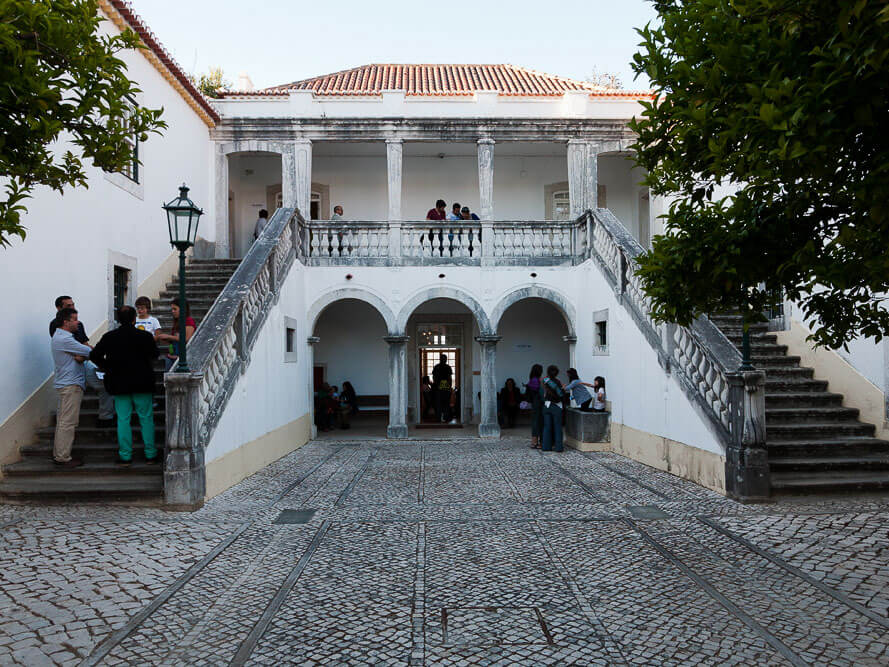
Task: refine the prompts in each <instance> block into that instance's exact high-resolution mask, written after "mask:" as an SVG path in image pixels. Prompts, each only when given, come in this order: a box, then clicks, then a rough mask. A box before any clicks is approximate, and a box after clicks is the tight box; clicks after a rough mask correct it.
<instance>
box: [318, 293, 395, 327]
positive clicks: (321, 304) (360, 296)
mask: <svg viewBox="0 0 889 667" xmlns="http://www.w3.org/2000/svg"><path fill="white" fill-rule="evenodd" d="M343 299H356V300H357V301H364V302H365V303H367V304H369V305H371V306H373V307H374V308H375V309H376V311H377V312H378V313H379V314H380V317H382V318H383V321H384V322H385V323H386V330H387V331H388V332H389V334H390V335H396V331H397V329H396V320H395V314H394V313H393V312H392V309H391V308H389V306H387V305H386V302H385V301H383V300H382V299H381V298H380V297H379V296H377V295H376V294H374V293H373V292H370V291H368V290H365V289H361V288H358V287H343V288H340V289H335V290H331V291H330V292H327V293H326V294H322V295H321V296H320V297H318V299H317V300H316V301H315V303H313V304H312V307H311V308H309V312H308V315H307V317H306V319H307V321H308V323H309V331H310V332H314V331H315V325H316V324H317V323H318V318H319V317H320V316H321V313H322V312H323V311H324V309H325V308H327V306H329V305H331V304H332V303H335V302H336V301H342V300H343Z"/></svg>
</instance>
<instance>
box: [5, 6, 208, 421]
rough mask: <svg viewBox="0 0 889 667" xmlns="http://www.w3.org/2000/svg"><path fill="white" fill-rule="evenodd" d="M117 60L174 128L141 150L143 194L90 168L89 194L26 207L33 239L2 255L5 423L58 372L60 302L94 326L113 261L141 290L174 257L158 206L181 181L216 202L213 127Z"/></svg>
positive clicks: (134, 65) (155, 81) (101, 316)
mask: <svg viewBox="0 0 889 667" xmlns="http://www.w3.org/2000/svg"><path fill="white" fill-rule="evenodd" d="M102 26H103V29H104V30H105V31H108V32H110V31H113V30H114V27H113V25H112V24H111V23H110V22H109V21H105V22H103V24H102ZM119 57H120V58H121V59H122V60H124V62H126V63H127V66H128V74H129V76H130V78H132V79H135V80H136V81H137V82H138V84H139V87H140V88H141V89H142V90H143V92H142V93H141V94H139V96H138V98H137V101H138V103H140V104H142V105H144V106H149V107H152V108H156V107H163V108H164V114H163V118H164V120H166V121H167V123H168V125H169V127H168V129H166V130H165V131H164V134H163V136H158V135H154V134H152V135H151V136H150V138H149V140H148V141H147V142H146V143H144V144H142V145H141V146H140V155H141V158H142V162H143V165H142V166H141V167H140V172H141V180H142V184H141V188H140V189H141V190H142V192H141V194H139V195H138V196H137V195H134V194H132V193H131V192H129V191H126V190H124V189H122V188H120V187H118V186H117V185H115V184H113V183H112V182H110V181H109V180H107V179H106V178H105V175H104V173H103V172H102V171H100V170H98V169H95V168H93V167H91V166H87V167H86V172H87V175H88V182H89V189H86V188H76V189H67V190H66V191H65V194H64V196H63V195H60V194H58V193H56V192H53V191H51V190H49V189H48V188H37V189H36V190H35V192H34V197H33V198H32V199H29V200H27V201H26V202H25V205H26V206H27V208H28V212H27V213H26V214H25V215H24V216H23V224H24V226H25V227H26V228H27V230H28V236H27V238H26V239H25V241H24V242H22V241H19V240H14V241H12V247H10V248H7V249H4V250H0V253H2V265H0V266H2V269H0V277H2V280H0V298H2V301H3V303H4V304H5V306H6V326H5V327H4V331H3V334H2V346H3V349H4V351H5V354H6V363H5V365H4V373H3V375H4V380H3V391H0V423H2V422H3V421H4V420H5V419H7V418H8V417H9V416H10V415H11V414H12V413H13V412H14V411H15V410H16V408H18V406H19V405H20V404H22V402H23V401H25V399H26V398H27V397H28V396H29V395H30V394H31V393H32V392H33V391H34V390H35V389H37V388H38V387H39V386H40V385H41V384H42V383H43V382H44V381H45V380H46V379H47V378H48V377H49V375H50V374H51V373H52V371H53V366H52V361H51V358H50V354H49V334H48V329H47V327H48V324H49V320H50V319H51V318H52V317H53V316H54V315H55V307H54V306H53V301H54V299H55V297H57V296H59V295H61V294H70V295H71V296H73V297H74V299H75V303H76V305H77V308H78V310H79V311H80V319H81V320H83V322H84V323H85V325H86V327H87V330H88V331H89V330H93V329H96V328H98V327H99V326H100V325H101V324H102V323H103V321H105V320H106V319H107V317H108V313H109V309H110V298H109V297H110V289H109V283H108V280H109V263H110V261H111V260H110V259H109V258H110V257H111V254H112V253H117V255H123V256H126V257H129V258H131V259H130V260H127V261H129V262H131V263H132V265H133V266H134V273H135V275H134V284H135V285H136V286H138V285H139V284H140V283H141V282H142V281H143V280H144V279H145V278H146V277H148V276H149V275H150V274H151V273H152V272H153V271H154V270H155V269H156V268H157V267H158V266H159V265H160V264H161V262H162V261H163V260H164V259H166V258H167V257H168V256H169V255H170V252H171V248H170V244H169V236H168V233H167V225H166V217H165V215H164V212H163V211H162V210H161V208H160V207H161V204H162V203H163V202H165V201H169V200H170V199H172V198H174V197H175V196H176V195H177V194H178V189H177V188H178V186H179V185H180V184H181V183H182V182H183V181H185V182H186V183H187V184H188V186H189V187H190V188H191V192H190V193H189V194H190V196H191V198H192V199H193V200H194V201H195V202H196V203H197V204H198V205H199V206H203V207H204V208H205V210H207V207H208V205H209V204H210V203H211V201H212V198H213V197H212V193H211V191H210V188H209V175H210V144H209V130H208V128H207V126H206V125H204V123H203V122H202V121H201V120H200V118H199V117H198V116H197V114H196V113H195V112H194V111H193V110H192V109H191V108H190V107H189V106H188V104H187V103H186V102H185V100H183V99H182V98H181V97H180V96H179V95H178V94H177V93H176V92H175V91H174V90H173V89H172V88H171V87H170V85H169V84H168V83H167V82H166V80H164V79H163V78H162V77H161V75H160V74H159V73H158V72H157V70H155V69H154V68H153V67H152V66H151V64H150V63H149V62H148V61H147V60H146V59H145V58H144V56H142V55H141V54H140V53H137V52H123V53H121V54H119ZM69 148H70V149H72V150H75V152H76V149H74V148H73V147H72V146H70V145H67V144H60V145H59V146H58V150H59V151H64V150H68V149H69ZM85 164H88V162H85ZM209 217H210V216H207V218H209ZM200 235H201V236H203V237H204V238H209V239H211V240H212V238H213V236H214V233H213V225H212V224H211V223H209V222H208V221H207V219H206V218H205V220H204V221H203V223H202V224H201V227H200ZM118 259H120V260H121V261H123V260H122V259H121V258H120V257H118ZM135 296H136V295H133V299H135Z"/></svg>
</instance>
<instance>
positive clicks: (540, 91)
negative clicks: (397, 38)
mask: <svg viewBox="0 0 889 667" xmlns="http://www.w3.org/2000/svg"><path fill="white" fill-rule="evenodd" d="M295 90H311V91H312V92H313V93H314V94H315V95H319V96H337V97H344V96H377V95H380V94H381V93H382V92H383V91H386V90H402V91H404V93H405V95H408V96H430V97H461V96H471V95H474V94H475V93H477V92H479V91H490V92H496V93H498V94H500V95H510V96H518V97H557V96H561V95H563V94H564V93H565V92H567V91H575V90H577V91H585V92H587V93H589V94H590V95H594V96H596V97H623V98H648V97H650V96H651V93H650V92H648V91H630V90H618V89H613V88H604V87H602V86H597V85H595V84H592V83H588V82H586V81H576V80H574V79H567V78H565V77H561V76H556V75H553V74H545V73H543V72H536V71H534V70H530V69H526V68H524V67H517V66H516V65H363V66H361V67H354V68H352V69H347V70H343V71H341V72H333V73H332V74H324V75H322V76H316V77H312V78H311V79H303V80H302V81H294V82H293V83H286V84H283V85H281V86H272V87H270V88H264V89H262V90H257V91H250V92H238V91H230V92H227V93H225V95H226V96H227V97H228V96H241V95H246V96H253V95H287V94H288V93H290V92H291V91H295Z"/></svg>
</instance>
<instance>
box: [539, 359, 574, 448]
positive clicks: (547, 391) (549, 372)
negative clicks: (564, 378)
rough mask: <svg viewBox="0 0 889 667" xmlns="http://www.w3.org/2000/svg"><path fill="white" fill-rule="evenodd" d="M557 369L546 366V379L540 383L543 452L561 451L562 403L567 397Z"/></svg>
mask: <svg viewBox="0 0 889 667" xmlns="http://www.w3.org/2000/svg"><path fill="white" fill-rule="evenodd" d="M558 375H559V369H558V367H556V366H548V367H547V369H546V377H545V378H544V379H543V381H542V383H541V389H540V393H541V394H542V395H543V442H542V443H541V449H542V450H543V451H544V452H549V451H553V452H561V451H562V416H563V414H564V412H563V409H562V401H563V400H564V399H565V398H566V397H567V395H568V394H566V393H565V389H564V388H563V387H562V383H561V382H559V378H558Z"/></svg>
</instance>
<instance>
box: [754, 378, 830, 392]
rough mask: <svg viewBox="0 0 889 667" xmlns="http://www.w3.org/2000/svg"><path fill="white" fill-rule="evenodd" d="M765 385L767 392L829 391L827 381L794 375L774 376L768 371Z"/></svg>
mask: <svg viewBox="0 0 889 667" xmlns="http://www.w3.org/2000/svg"><path fill="white" fill-rule="evenodd" d="M765 387H766V392H767V393H769V394H777V393H785V392H786V393H790V394H799V393H803V392H814V393H824V392H826V391H827V381H826V380H807V379H797V378H793V377H773V376H772V375H771V374H770V373H767V374H766V385H765Z"/></svg>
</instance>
